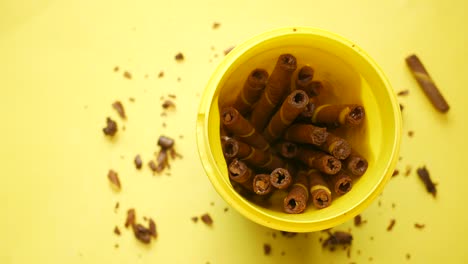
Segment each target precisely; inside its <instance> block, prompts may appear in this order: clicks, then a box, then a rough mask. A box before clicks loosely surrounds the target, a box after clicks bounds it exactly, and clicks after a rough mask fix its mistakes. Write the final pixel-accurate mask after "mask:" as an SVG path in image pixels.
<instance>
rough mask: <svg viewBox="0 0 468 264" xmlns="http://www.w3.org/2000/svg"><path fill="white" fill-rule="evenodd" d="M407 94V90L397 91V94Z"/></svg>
mask: <svg viewBox="0 0 468 264" xmlns="http://www.w3.org/2000/svg"><path fill="white" fill-rule="evenodd" d="M408 94H409V90H402V91H399V92H398V93H397V95H398V96H406V95H408Z"/></svg>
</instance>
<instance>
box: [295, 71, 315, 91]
mask: <svg viewBox="0 0 468 264" xmlns="http://www.w3.org/2000/svg"><path fill="white" fill-rule="evenodd" d="M312 78H314V69H312V67H310V66H303V67H302V68H300V69H299V72H298V73H297V77H296V89H300V90H304V88H305V87H307V86H308V85H309V84H310V83H311V82H312Z"/></svg>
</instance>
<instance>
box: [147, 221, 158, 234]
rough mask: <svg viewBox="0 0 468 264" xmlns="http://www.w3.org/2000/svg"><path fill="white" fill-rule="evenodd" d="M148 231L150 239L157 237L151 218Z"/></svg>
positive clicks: (154, 224)
mask: <svg viewBox="0 0 468 264" xmlns="http://www.w3.org/2000/svg"><path fill="white" fill-rule="evenodd" d="M149 231H150V234H151V236H152V237H154V238H156V237H157V236H158V233H157V231H156V223H155V222H154V220H153V219H151V218H150V219H149Z"/></svg>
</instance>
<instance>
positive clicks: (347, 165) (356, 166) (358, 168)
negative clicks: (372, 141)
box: [343, 149, 368, 176]
mask: <svg viewBox="0 0 468 264" xmlns="http://www.w3.org/2000/svg"><path fill="white" fill-rule="evenodd" d="M367 167H368V163H367V160H366V159H365V158H364V157H362V156H361V155H360V154H359V153H357V152H356V151H355V150H354V149H352V150H351V154H350V155H349V156H348V158H346V159H345V160H344V161H343V168H344V169H345V170H346V171H348V172H349V173H351V174H352V175H354V176H362V175H363V174H364V173H365V172H366V170H367Z"/></svg>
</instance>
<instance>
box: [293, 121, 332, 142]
mask: <svg viewBox="0 0 468 264" xmlns="http://www.w3.org/2000/svg"><path fill="white" fill-rule="evenodd" d="M327 137H328V132H327V129H326V128H323V127H317V126H314V125H309V124H294V125H292V126H290V127H289V128H288V129H287V130H286V132H285V133H284V139H286V140H289V141H292V142H296V143H306V144H312V145H316V146H320V145H322V144H323V143H324V142H325V140H327Z"/></svg>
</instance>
